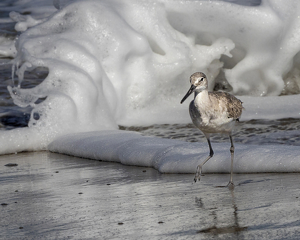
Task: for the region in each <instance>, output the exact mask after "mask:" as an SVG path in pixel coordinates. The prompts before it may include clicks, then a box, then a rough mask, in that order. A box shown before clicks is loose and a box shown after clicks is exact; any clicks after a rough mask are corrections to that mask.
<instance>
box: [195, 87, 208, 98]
mask: <svg viewBox="0 0 300 240" xmlns="http://www.w3.org/2000/svg"><path fill="white" fill-rule="evenodd" d="M205 98H208V91H207V90H206V89H204V90H202V91H200V92H195V99H205Z"/></svg>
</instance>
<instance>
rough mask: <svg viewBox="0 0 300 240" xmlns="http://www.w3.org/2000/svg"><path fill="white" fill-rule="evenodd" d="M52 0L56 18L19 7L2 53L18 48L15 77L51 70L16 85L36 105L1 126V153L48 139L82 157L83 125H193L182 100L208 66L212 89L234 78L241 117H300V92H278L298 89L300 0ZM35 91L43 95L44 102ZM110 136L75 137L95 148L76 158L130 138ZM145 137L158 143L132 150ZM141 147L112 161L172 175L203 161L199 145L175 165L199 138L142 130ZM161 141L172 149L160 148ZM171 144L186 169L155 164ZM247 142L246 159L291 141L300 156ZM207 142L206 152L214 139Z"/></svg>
mask: <svg viewBox="0 0 300 240" xmlns="http://www.w3.org/2000/svg"><path fill="white" fill-rule="evenodd" d="M68 3H70V4H68ZM54 5H55V7H56V8H57V9H58V10H55V8H54V7H52V8H51V11H52V12H53V14H52V15H51V14H50V12H51V11H48V12H47V13H48V14H47V15H45V16H44V17H41V15H33V16H32V17H31V16H22V15H19V14H17V13H12V14H11V17H12V18H13V19H14V20H15V21H18V23H17V24H16V30H18V31H24V32H23V33H22V34H21V35H20V37H19V38H18V39H17V41H16V45H15V47H16V51H17V54H16V55H15V53H14V51H7V52H5V51H2V53H4V54H3V55H5V53H6V55H7V56H15V58H14V67H15V70H16V71H15V75H16V76H17V77H18V79H19V85H20V84H21V82H22V81H25V80H26V81H28V79H24V72H25V71H31V70H32V69H34V68H36V67H40V66H41V67H45V68H48V69H49V74H48V76H47V77H46V79H45V80H44V81H43V82H42V83H41V84H39V85H38V86H36V87H34V88H32V89H22V88H20V87H19V86H10V87H8V90H9V92H10V94H11V96H12V98H13V100H14V102H15V103H16V104H17V105H19V106H22V107H25V106H28V105H29V106H32V107H33V111H32V114H31V119H30V122H29V126H28V128H25V129H16V130H12V131H6V132H1V135H0V144H1V149H0V153H1V154H5V153H11V152H18V151H24V150H40V149H47V148H48V145H49V144H50V143H51V142H52V144H51V145H50V147H49V149H50V150H52V151H59V152H62V153H67V154H72V152H74V153H73V154H75V152H76V149H75V148H73V147H72V144H73V143H74V142H73V137H74V138H75V137H76V139H77V137H79V138H80V137H83V136H85V135H80V134H79V133H82V134H83V132H90V131H100V130H113V129H117V125H146V124H153V123H187V122H190V118H189V115H188V110H187V108H188V107H187V106H188V101H187V103H185V104H182V105H180V104H179V102H180V100H181V98H182V97H183V95H184V94H185V93H186V91H187V89H188V88H189V76H190V75H191V73H193V72H195V71H203V72H205V73H206V74H207V76H208V78H209V79H210V83H209V88H210V89H213V87H214V85H215V83H216V82H218V83H219V82H222V83H224V80H223V79H222V76H225V77H226V80H225V83H224V84H225V85H226V86H227V83H226V81H227V82H228V83H229V84H230V88H232V93H234V94H236V95H241V96H240V97H239V98H241V99H242V101H243V102H244V107H245V109H246V110H245V111H244V113H243V115H242V118H241V120H243V119H244V120H246V119H254V118H255V119H259V118H265V119H276V118H287V117H299V114H300V109H299V108H298V106H297V104H298V102H299V100H300V96H299V95H290V96H280V97H278V95H279V94H280V93H282V92H284V93H289V92H293V93H295V92H296V93H299V85H300V84H299V82H300V80H299V71H300V70H299V64H298V63H299V61H300V60H299V59H300V58H299V56H300V55H299V54H298V53H299V51H300V31H299V29H300V27H299V25H300V19H299V18H298V13H299V11H300V9H299V8H300V2H299V1H297V0H287V1H285V2H283V1H279V0H272V1H268V0H264V1H262V4H261V5H260V6H256V7H247V6H241V5H237V4H231V3H226V2H220V1H167V0H160V1H138V0H136V1H134V0H133V1H121V0H113V1H111V0H110V1H108V0H107V1H106V0H102V1H100V0H98V1H97V0H85V1H67V0H66V1H57V0H56V1H54ZM39 9H41V8H39ZM47 9H48V10H49V7H47ZM54 11H55V12H54ZM33 12H34V11H33ZM38 12H41V11H38ZM52 12H51V13H52ZM37 16H38V17H37ZM266 33H267V34H266ZM0 44H1V42H0ZM0 47H2V48H3V45H1V46H0ZM2 48H0V49H2ZM223 72H224V74H222V73H223ZM246 95H248V96H246ZM260 96H266V97H263V98H262V97H260ZM38 99H45V100H44V101H42V102H40V103H37V100H38ZM77 133H78V135H77ZM69 134H75V135H69ZM111 134H112V135H110V134H109V133H108V132H105V138H109V139H110V140H109V141H108V142H106V143H105V141H100V140H99V142H98V141H94V140H95V138H96V136H97V138H98V137H99V138H102V136H104V135H103V133H98V132H96V133H95V135H93V134H92V135H91V137H88V138H83V140H82V141H80V140H78V142H79V143H80V144H79V145H84V146H89V145H91V146H94V147H90V148H88V149H89V151H85V150H80V151H81V153H80V154H79V155H80V156H82V157H90V156H93V154H96V155H97V154H98V152H99V151H98V150H97V149H102V150H101V154H102V155H101V154H100V155H99V157H98V158H99V159H102V157H103V154H104V155H105V154H106V153H105V152H107V154H108V155H109V154H113V153H109V152H108V150H107V148H102V147H101V146H99V147H98V148H97V147H96V145H94V144H96V143H97V146H98V144H104V145H105V144H106V145H107V143H109V144H108V145H110V144H111V145H112V146H115V147H116V146H118V145H117V143H119V141H121V140H124V141H125V140H126V139H123V138H126V136H125V135H124V134H125V133H124V134H123V133H120V132H117V133H116V132H111ZM120 134H121V135H120ZM67 136H69V137H67ZM87 136H89V134H88V135H87ZM93 136H94V138H93ZM120 136H122V137H120ZM129 136H130V137H131V136H132V135H131V134H130V135H129ZM93 139H94V140H93ZM53 141H54V142H53ZM139 141H143V142H148V141H150V142H156V141H157V144H154V145H148V144H146V143H145V145H143V151H140V154H138V157H136V158H135V157H134V155H135V154H137V151H138V146H139V144H138V143H139ZM162 141H163V143H162ZM121 142H122V141H121ZM133 142H134V141H133ZM133 142H132V143H133ZM58 143H59V144H58ZM134 144H136V146H131V149H134V151H133V152H134V153H135V154H134V155H130V157H131V158H132V160H130V159H129V158H128V160H126V161H125V162H124V161H123V160H122V159H121V158H120V157H114V158H112V159H114V160H115V161H121V162H124V163H126V164H128V162H130V164H134V165H147V166H148V165H149V166H150V165H151V166H153V167H156V168H158V169H160V170H161V171H164V172H176V171H177V172H182V171H183V170H182V171H181V170H179V169H180V168H183V169H189V170H184V172H190V171H193V172H194V165H195V164H194V163H196V162H197V161H198V160H199V156H198V154H199V152H197V157H196V155H195V157H194V158H193V159H194V160H191V161H192V163H193V164H190V163H189V164H187V165H188V166H190V165H191V166H192V167H191V168H189V167H187V165H185V163H180V164H179V163H177V162H179V160H180V159H182V158H181V157H180V156H181V155H185V156H186V155H187V154H186V153H187V152H188V151H190V148H193V147H194V146H196V145H194V144H188V143H180V144H179V143H178V142H173V141H172V140H168V141H167V140H158V139H155V138H144V137H139V140H138V141H137V142H134ZM178 144H179V145H180V148H178V149H177V147H175V146H177V145H178ZM125 145H126V144H125ZM125 145H124V146H125ZM161 145H165V146H163V147H162V148H160V146H161ZM219 145H220V147H221V148H223V145H222V144H219ZM219 145H218V147H219ZM200 146H202V145H201V144H200ZM148 147H149V148H148ZM170 148H172V149H177V150H176V151H175V150H174V151H172V153H174V154H173V155H172V158H171V157H169V158H168V161H170V164H171V162H172V161H174V164H175V165H176V164H177V165H176V166H178V167H176V168H173V167H171V165H172V164H171V165H168V164H169V162H168V164H167V165H164V166H170V167H169V168H168V167H161V163H159V167H157V166H156V165H155V164H154V165H153V163H152V162H153V161H154V162H155V161H156V160H155V156H156V157H159V156H161V154H162V152H160V151H165V150H164V149H170ZM237 148H238V147H237ZM239 148H240V149H242V151H241V152H242V154H243V159H246V160H247V161H250V160H251V159H252V158H255V159H257V160H256V163H260V162H259V161H260V160H259V158H258V156H259V157H260V158H263V159H267V160H268V159H275V160H274V161H277V163H278V164H279V163H282V161H283V160H284V159H285V155H283V154H282V152H284V151H283V149H285V148H286V149H287V148H288V149H287V150H288V151H289V152H291V159H289V160H288V161H294V160H295V157H296V155H297V154H296V153H297V149H296V148H293V147H285V146H280V147H277V148H276V147H274V146H264V147H257V148H255V150H253V153H251V151H252V148H253V147H250V146H249V147H248V146H242V145H240V146H239ZM80 149H81V148H80ZM120 149H121V150H120V151H121V152H122V151H125V150H126V149H125V148H120ZM180 149H181V150H180ZM201 149H203V151H204V152H206V150H207V146H204V145H203V148H202V147H201ZM250 149H251V151H250ZM276 149H278V150H276ZM78 151H79V150H78ZM111 151H113V150H111ZM191 151H192V150H191ZM193 151H202V150H199V149H198V150H193ZM222 151H223V150H222ZM224 151H225V150H224ZM226 151H227V150H226ZM204 152H203V153H204ZM175 153H176V154H178V156H176V154H175ZM271 153H272V154H271ZM143 154H145V155H147V154H149V156H151V159H153V158H152V155H153V156H154V160H151V161H150V160H145V161H143V160H142V159H143V157H142V156H143ZM157 154H158V155H157ZM245 154H247V155H248V157H245V156H244V155H245ZM298 155H299V154H298ZM128 156H129V155H128ZM187 158H189V157H187ZM191 158H192V157H191ZM133 159H135V160H133ZM148 159H150V157H149V158H148ZM171 159H174V160H171ZM196 159H198V160H196ZM215 159H216V162H219V161H220V159H221V157H220V156H219V157H218V155H216V157H215ZM276 159H277V160H276ZM246 160H245V161H246ZM157 161H158V160H157ZM164 161H165V160H164ZM251 161H253V159H252V160H251ZM269 161H271V160H269ZM164 164H165V163H164ZM182 164H183V165H182ZM266 164H269V165H272V162H268V163H266ZM278 164H277V165H278ZM289 164H291V163H289ZM289 164H288V165H289ZM277 165H276V166H277ZM184 166H186V167H184ZM241 166H243V164H241ZM192 168H193V170H191V169H192ZM162 169H164V170H162ZM172 169H176V170H172ZM246 169H247V170H239V171H254V170H253V169H252V170H249V169H250V168H249V167H248V165H247V168H246ZM265 169H270V168H269V167H266V168H265ZM287 169H293V166H291V165H290V166H289V167H288V168H287ZM281 170H282V168H279V167H278V171H281ZM261 171H264V170H261ZM284 171H285V170H284ZM289 171H290V170H289Z"/></svg>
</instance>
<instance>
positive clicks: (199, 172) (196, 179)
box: [194, 166, 202, 182]
mask: <svg viewBox="0 0 300 240" xmlns="http://www.w3.org/2000/svg"><path fill="white" fill-rule="evenodd" d="M201 172H202V168H201V167H199V166H198V167H197V171H196V174H195V178H194V182H197V181H199V182H200V177H201Z"/></svg>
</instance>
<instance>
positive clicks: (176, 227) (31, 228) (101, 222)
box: [0, 151, 300, 239]
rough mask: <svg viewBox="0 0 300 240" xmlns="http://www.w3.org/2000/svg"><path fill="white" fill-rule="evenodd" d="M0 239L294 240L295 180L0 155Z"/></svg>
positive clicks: (298, 181) (297, 230)
mask: <svg viewBox="0 0 300 240" xmlns="http://www.w3.org/2000/svg"><path fill="white" fill-rule="evenodd" d="M0 172H1V174H0V181H1V185H0V190H1V195H0V204H1V205H0V211H1V218H0V228H1V230H0V239H263V238H265V239H298V238H299V237H300V217H299V216H300V212H299V205H300V199H299V197H300V193H299V185H300V176H299V174H235V175H234V182H235V185H236V186H235V188H234V189H233V190H230V189H228V188H227V187H224V186H226V184H227V182H228V180H229V174H206V175H205V176H203V177H202V179H201V182H200V183H199V182H198V183H196V184H195V183H193V175H192V174H161V173H159V172H158V171H156V170H154V169H152V168H145V167H134V166H124V165H121V164H118V163H109V162H100V161H94V160H89V159H81V158H76V157H70V156H65V155H60V154H54V153H50V152H46V151H45V152H33V153H19V154H14V155H3V156H0Z"/></svg>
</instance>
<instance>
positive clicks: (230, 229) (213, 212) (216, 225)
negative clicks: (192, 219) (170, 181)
mask: <svg viewBox="0 0 300 240" xmlns="http://www.w3.org/2000/svg"><path fill="white" fill-rule="evenodd" d="M228 190H229V191H230V195H231V204H230V209H228V211H230V210H233V211H232V217H233V221H230V220H229V219H230V218H228V225H227V224H226V225H227V226H223V225H224V221H223V219H222V218H221V219H220V220H219V218H218V214H220V215H224V213H223V211H224V209H226V208H221V210H219V208H218V207H213V208H209V211H210V214H209V215H210V216H211V218H212V219H211V220H210V221H211V223H212V226H210V227H206V228H203V229H201V230H198V231H197V233H203V234H211V235H219V234H234V235H235V236H236V237H237V239H238V238H239V235H240V232H243V231H247V230H248V227H243V226H240V224H239V217H238V207H237V204H236V202H235V196H234V187H230V188H228ZM195 203H196V206H197V207H199V208H202V209H204V210H205V207H204V204H203V201H202V199H201V198H200V197H199V198H198V197H196V198H195Z"/></svg>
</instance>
